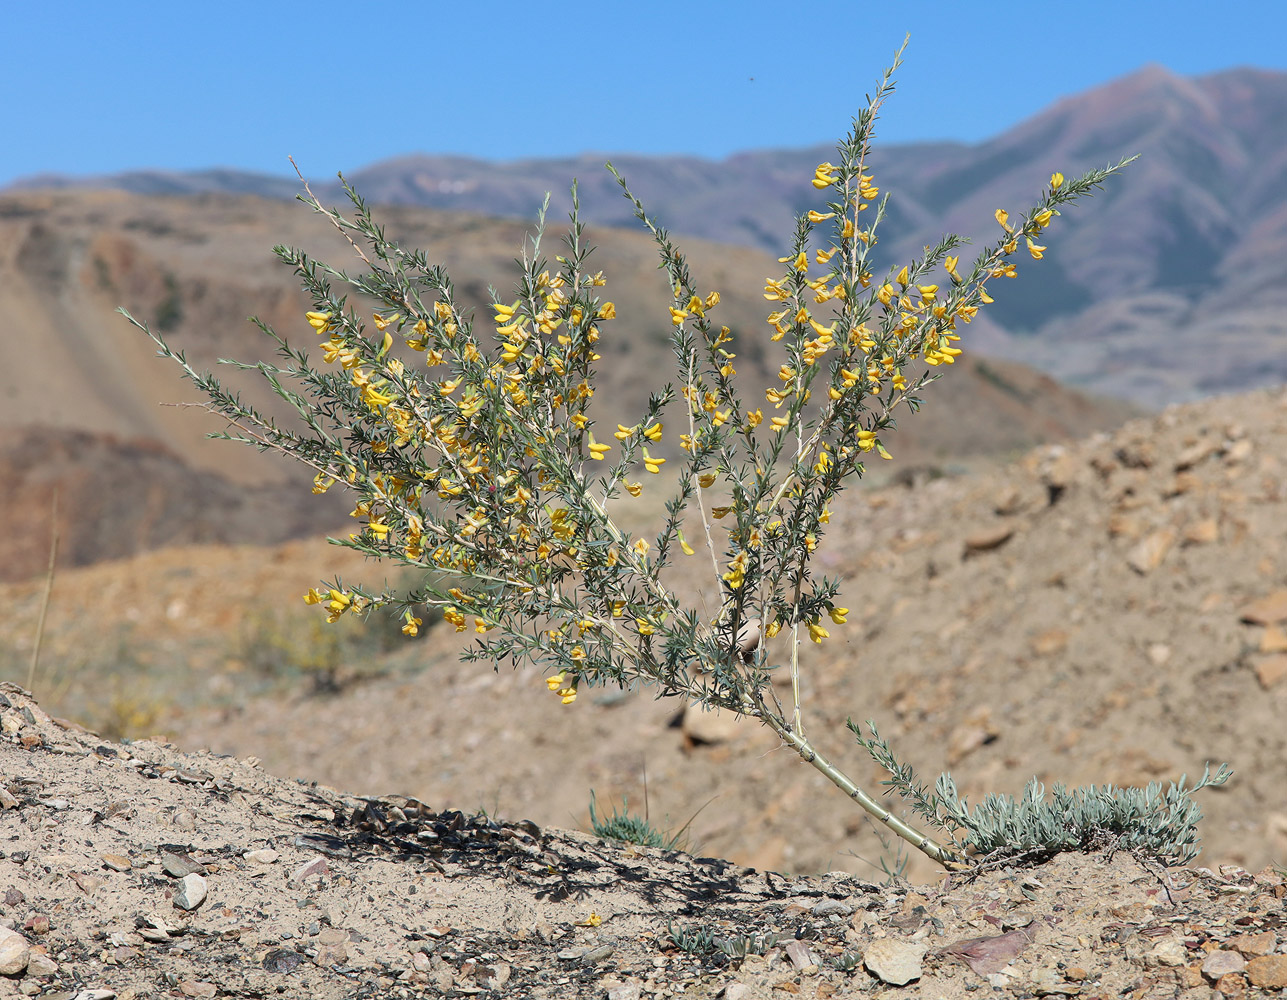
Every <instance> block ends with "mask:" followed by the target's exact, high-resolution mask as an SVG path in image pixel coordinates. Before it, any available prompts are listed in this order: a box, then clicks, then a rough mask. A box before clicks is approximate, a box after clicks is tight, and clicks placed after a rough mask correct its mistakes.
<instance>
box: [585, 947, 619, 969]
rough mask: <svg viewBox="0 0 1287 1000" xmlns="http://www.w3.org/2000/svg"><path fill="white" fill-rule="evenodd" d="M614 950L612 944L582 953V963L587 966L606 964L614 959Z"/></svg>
mask: <svg viewBox="0 0 1287 1000" xmlns="http://www.w3.org/2000/svg"><path fill="white" fill-rule="evenodd" d="M612 952H613V948H612V945H610V944H601V945H599V947H597V948H590V949H589V950H587V951H583V952H582V953H581V961H582V962H583V963H585V964H586V965H595V964H597V963H599V962H606V961H607V960H608V959H610V958H611V957H612Z"/></svg>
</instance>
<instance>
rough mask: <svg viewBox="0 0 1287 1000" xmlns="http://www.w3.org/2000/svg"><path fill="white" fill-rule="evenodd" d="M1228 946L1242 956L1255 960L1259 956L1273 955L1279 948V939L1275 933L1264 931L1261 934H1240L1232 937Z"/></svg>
mask: <svg viewBox="0 0 1287 1000" xmlns="http://www.w3.org/2000/svg"><path fill="white" fill-rule="evenodd" d="M1226 944H1228V946H1229V947H1230V948H1232V949H1234V950H1235V951H1237V952H1240V953H1241V954H1242V955H1244V956H1250V957H1252V958H1254V957H1255V956H1257V955H1272V954H1273V952H1274V949H1275V948H1276V947H1278V939H1277V937H1276V936H1275V934H1274V932H1273V931H1263V932H1261V933H1260V934H1239V935H1237V936H1236V937H1231V938H1230V939H1229V940H1228V941H1227V942H1226Z"/></svg>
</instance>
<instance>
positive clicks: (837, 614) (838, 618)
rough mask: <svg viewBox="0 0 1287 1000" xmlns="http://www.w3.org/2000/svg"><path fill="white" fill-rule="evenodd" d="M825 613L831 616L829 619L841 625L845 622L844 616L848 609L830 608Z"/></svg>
mask: <svg viewBox="0 0 1287 1000" xmlns="http://www.w3.org/2000/svg"><path fill="white" fill-rule="evenodd" d="M827 614H828V615H830V616H831V620H832V621H833V622H835V623H836V624H837V625H843V624H844V623H845V616H846V615H848V614H849V609H848V608H832V609H831V610H830V611H828V612H827Z"/></svg>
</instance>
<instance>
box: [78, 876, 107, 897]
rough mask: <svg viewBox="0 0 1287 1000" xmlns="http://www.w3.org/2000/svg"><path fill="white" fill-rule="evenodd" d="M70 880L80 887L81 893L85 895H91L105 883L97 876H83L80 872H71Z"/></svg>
mask: <svg viewBox="0 0 1287 1000" xmlns="http://www.w3.org/2000/svg"><path fill="white" fill-rule="evenodd" d="M71 880H72V881H73V882H75V883H76V884H77V885H78V886H80V888H81V891H82V892H84V893H85V894H86V895H92V894H93V892H94V890H95V889H100V888H102V887H103V884H104V882H105V881H106V880H105V879H101V878H99V877H98V876H97V875H85V874H83V873H81V872H72V875H71Z"/></svg>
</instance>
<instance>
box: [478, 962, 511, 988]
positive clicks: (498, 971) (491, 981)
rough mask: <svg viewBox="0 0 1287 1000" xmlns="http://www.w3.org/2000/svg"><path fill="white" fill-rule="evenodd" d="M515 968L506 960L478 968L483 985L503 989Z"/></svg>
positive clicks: (479, 979)
mask: <svg viewBox="0 0 1287 1000" xmlns="http://www.w3.org/2000/svg"><path fill="white" fill-rule="evenodd" d="M512 972H513V970H512V969H511V968H510V967H509V966H508V965H506V964H505V963H504V962H497V963H496V964H495V965H484V966H483V967H482V968H480V969H479V970H478V977H477V978H478V982H479V985H481V986H486V987H487V988H488V989H493V990H503V989H504V988H505V984H506V983H508V982H509V977H510V975H511V974H512Z"/></svg>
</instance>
